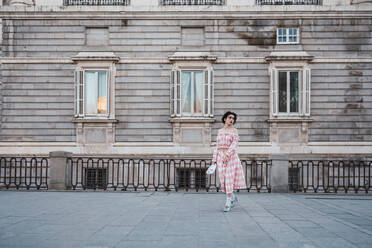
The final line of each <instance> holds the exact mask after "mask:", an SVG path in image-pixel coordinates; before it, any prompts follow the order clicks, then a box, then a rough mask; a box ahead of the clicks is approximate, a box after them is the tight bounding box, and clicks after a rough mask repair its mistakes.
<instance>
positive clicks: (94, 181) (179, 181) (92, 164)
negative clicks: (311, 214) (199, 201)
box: [67, 157, 271, 192]
mask: <svg viewBox="0 0 372 248" xmlns="http://www.w3.org/2000/svg"><path fill="white" fill-rule="evenodd" d="M67 163H68V168H69V169H68V170H69V173H70V179H69V180H70V182H69V183H70V185H71V187H72V189H74V190H76V189H82V190H86V189H94V190H96V189H102V190H108V189H112V190H123V191H127V190H133V191H137V190H145V191H147V190H156V191H157V190H164V191H171V190H175V191H178V190H179V189H184V190H186V191H188V190H196V191H199V190H205V191H220V190H221V188H220V183H219V178H218V173H214V174H212V175H207V174H206V173H205V172H206V170H207V168H208V167H209V166H210V165H211V161H210V160H205V159H126V158H92V157H71V158H68V159H67ZM242 165H243V169H244V173H245V179H246V183H247V188H246V189H243V191H244V190H247V191H257V192H262V191H264V192H265V191H266V192H271V186H270V172H271V161H270V160H257V161H256V160H242ZM241 191H242V190H241Z"/></svg>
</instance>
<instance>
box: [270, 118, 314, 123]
mask: <svg viewBox="0 0 372 248" xmlns="http://www.w3.org/2000/svg"><path fill="white" fill-rule="evenodd" d="M266 121H267V122H268V123H299V122H313V119H309V118H300V117H293V118H291V117H282V118H271V119H267V120H266Z"/></svg>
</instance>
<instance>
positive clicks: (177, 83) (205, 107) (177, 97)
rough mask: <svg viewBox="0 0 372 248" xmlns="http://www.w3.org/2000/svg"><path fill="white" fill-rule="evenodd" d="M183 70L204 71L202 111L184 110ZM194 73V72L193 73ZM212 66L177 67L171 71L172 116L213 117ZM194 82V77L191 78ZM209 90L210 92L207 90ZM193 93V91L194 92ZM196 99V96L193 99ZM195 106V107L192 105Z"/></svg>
mask: <svg viewBox="0 0 372 248" xmlns="http://www.w3.org/2000/svg"><path fill="white" fill-rule="evenodd" d="M182 72H202V73H203V92H202V101H203V103H202V112H201V113H200V114H196V113H192V112H191V113H184V112H183V111H182ZM192 75H194V73H192ZM213 76H214V75H213V69H212V67H197V66H196V67H193V66H189V67H183V66H181V67H177V68H174V69H173V70H172V71H171V76H170V78H171V80H170V116H171V118H174V117H181V118H182V117H184V118H202V117H207V118H209V117H213V108H214V106H213V103H214V93H213V91H214V83H213ZM191 82H193V78H192V80H191ZM192 87H193V85H192ZM206 90H208V92H206ZM192 94H193V93H192ZM192 100H194V98H193V99H192ZM192 108H193V107H192Z"/></svg>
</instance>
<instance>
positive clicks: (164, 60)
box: [0, 57, 372, 64]
mask: <svg viewBox="0 0 372 248" xmlns="http://www.w3.org/2000/svg"><path fill="white" fill-rule="evenodd" d="M119 59H120V60H119V62H117V64H154V63H159V64H170V63H171V62H170V61H169V59H168V57H154V58H145V57H143V58H141V57H132V58H128V57H121V58H119ZM45 63H48V64H73V63H74V62H73V60H72V59H71V58H70V57H60V58H41V57H38V58H30V57H12V58H10V57H2V58H0V64H45ZM214 63H215V64H237V63H239V64H240V63H243V64H266V63H267V62H266V60H265V57H219V58H217V60H216V61H215V62H214ZM316 63H372V57H355V58H353V57H348V58H343V57H339V58H338V57H315V58H314V59H313V60H312V61H311V62H310V64H316Z"/></svg>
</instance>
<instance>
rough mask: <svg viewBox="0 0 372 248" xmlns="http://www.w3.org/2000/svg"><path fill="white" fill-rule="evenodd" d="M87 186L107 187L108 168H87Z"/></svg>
mask: <svg viewBox="0 0 372 248" xmlns="http://www.w3.org/2000/svg"><path fill="white" fill-rule="evenodd" d="M85 187H86V188H87V189H106V187H107V169H98V168H97V169H85Z"/></svg>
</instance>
